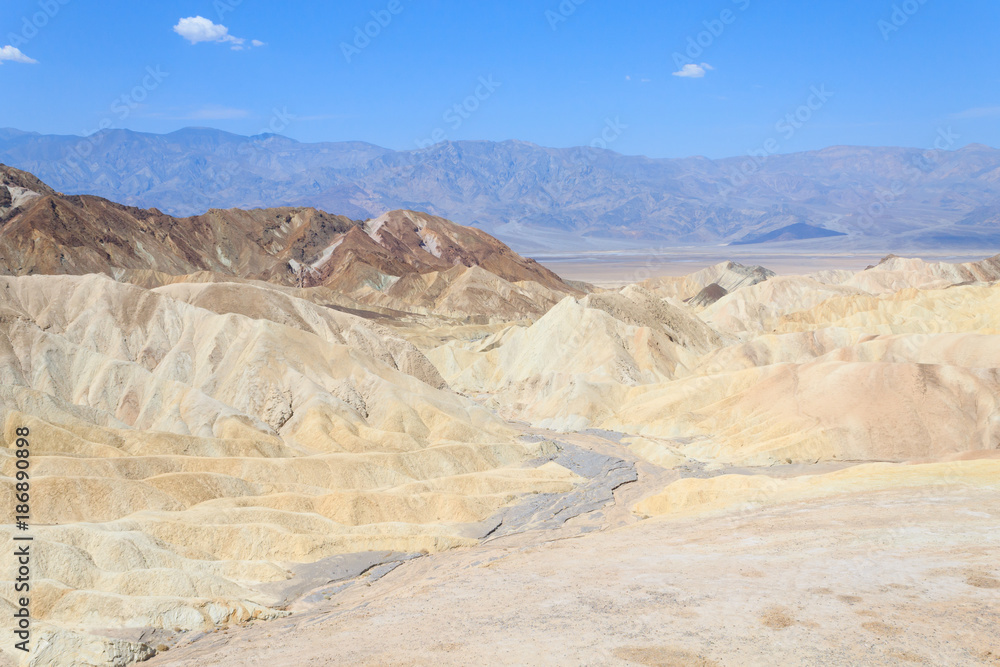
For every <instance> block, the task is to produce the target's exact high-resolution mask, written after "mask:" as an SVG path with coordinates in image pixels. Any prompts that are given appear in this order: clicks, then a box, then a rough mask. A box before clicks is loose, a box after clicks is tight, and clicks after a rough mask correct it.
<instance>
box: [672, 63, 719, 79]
mask: <svg viewBox="0 0 1000 667" xmlns="http://www.w3.org/2000/svg"><path fill="white" fill-rule="evenodd" d="M711 69H715V68H714V67H712V66H711V65H709V64H708V63H702V64H700V65H696V64H694V63H688V64H687V65H685V66H684V67H682V68H681V69H680V71H678V72H674V76H681V77H684V78H686V79H700V78H702V77H703V76H705V70H711Z"/></svg>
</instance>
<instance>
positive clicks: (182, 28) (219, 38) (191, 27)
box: [174, 16, 264, 51]
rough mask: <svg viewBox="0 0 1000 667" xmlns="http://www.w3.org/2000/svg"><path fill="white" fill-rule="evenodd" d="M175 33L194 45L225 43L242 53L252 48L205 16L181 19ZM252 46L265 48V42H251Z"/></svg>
mask: <svg viewBox="0 0 1000 667" xmlns="http://www.w3.org/2000/svg"><path fill="white" fill-rule="evenodd" d="M174 32H176V33H177V34H178V35H180V36H181V37H183V38H184V39H186V40H187V41H189V42H191V43H192V44H197V43H198V42H223V43H228V44H230V45H231V46H230V48H231V49H233V50H234V51H242V50H243V49H249V48H250V47H249V46H246V41H247V40H245V39H243V38H242V37H236V36H235V35H230V34H229V28H227V27H226V26H224V25H221V24H219V23H212V21H210V20H209V19H207V18H205V17H204V16H189V17H187V18H184V19H181V20H180V21H178V22H177V25H175V26H174ZM250 44H251V45H253V46H264V42H262V41H260V40H259V39H252V40H250Z"/></svg>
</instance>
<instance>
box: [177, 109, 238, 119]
mask: <svg viewBox="0 0 1000 667" xmlns="http://www.w3.org/2000/svg"><path fill="white" fill-rule="evenodd" d="M249 115H250V112H249V111H247V110H246V109H234V108H232V107H217V106H208V107H202V108H201V109H197V110H196V111H193V112H191V113H189V114H187V115H186V116H184V117H183V120H236V119H237V118H246V117H247V116H249Z"/></svg>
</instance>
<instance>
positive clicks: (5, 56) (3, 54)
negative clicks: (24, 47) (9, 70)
mask: <svg viewBox="0 0 1000 667" xmlns="http://www.w3.org/2000/svg"><path fill="white" fill-rule="evenodd" d="M5 60H9V61H11V62H12V63H24V64H26V65H37V64H38V61H37V60H35V59H34V58H29V57H28V56H26V55H24V54H23V53H21V49H19V48H17V47H16V46H10V45H9V44H8V45H7V46H0V65H2V64H3V61H5Z"/></svg>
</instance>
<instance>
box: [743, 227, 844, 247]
mask: <svg viewBox="0 0 1000 667" xmlns="http://www.w3.org/2000/svg"><path fill="white" fill-rule="evenodd" d="M829 236H846V234H845V233H844V232H835V231H833V230H832V229H824V228H822V227H817V226H815V225H807V224H806V223H804V222H797V223H795V224H794V225H788V226H786V227H781V228H779V229H775V230H773V231H770V232H765V233H763V234H750V235H748V236H744V237H743V238H741V239H739V240H738V241H733V245H751V244H754V243H767V242H768V241H803V240H805V239H821V238H826V237H829Z"/></svg>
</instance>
